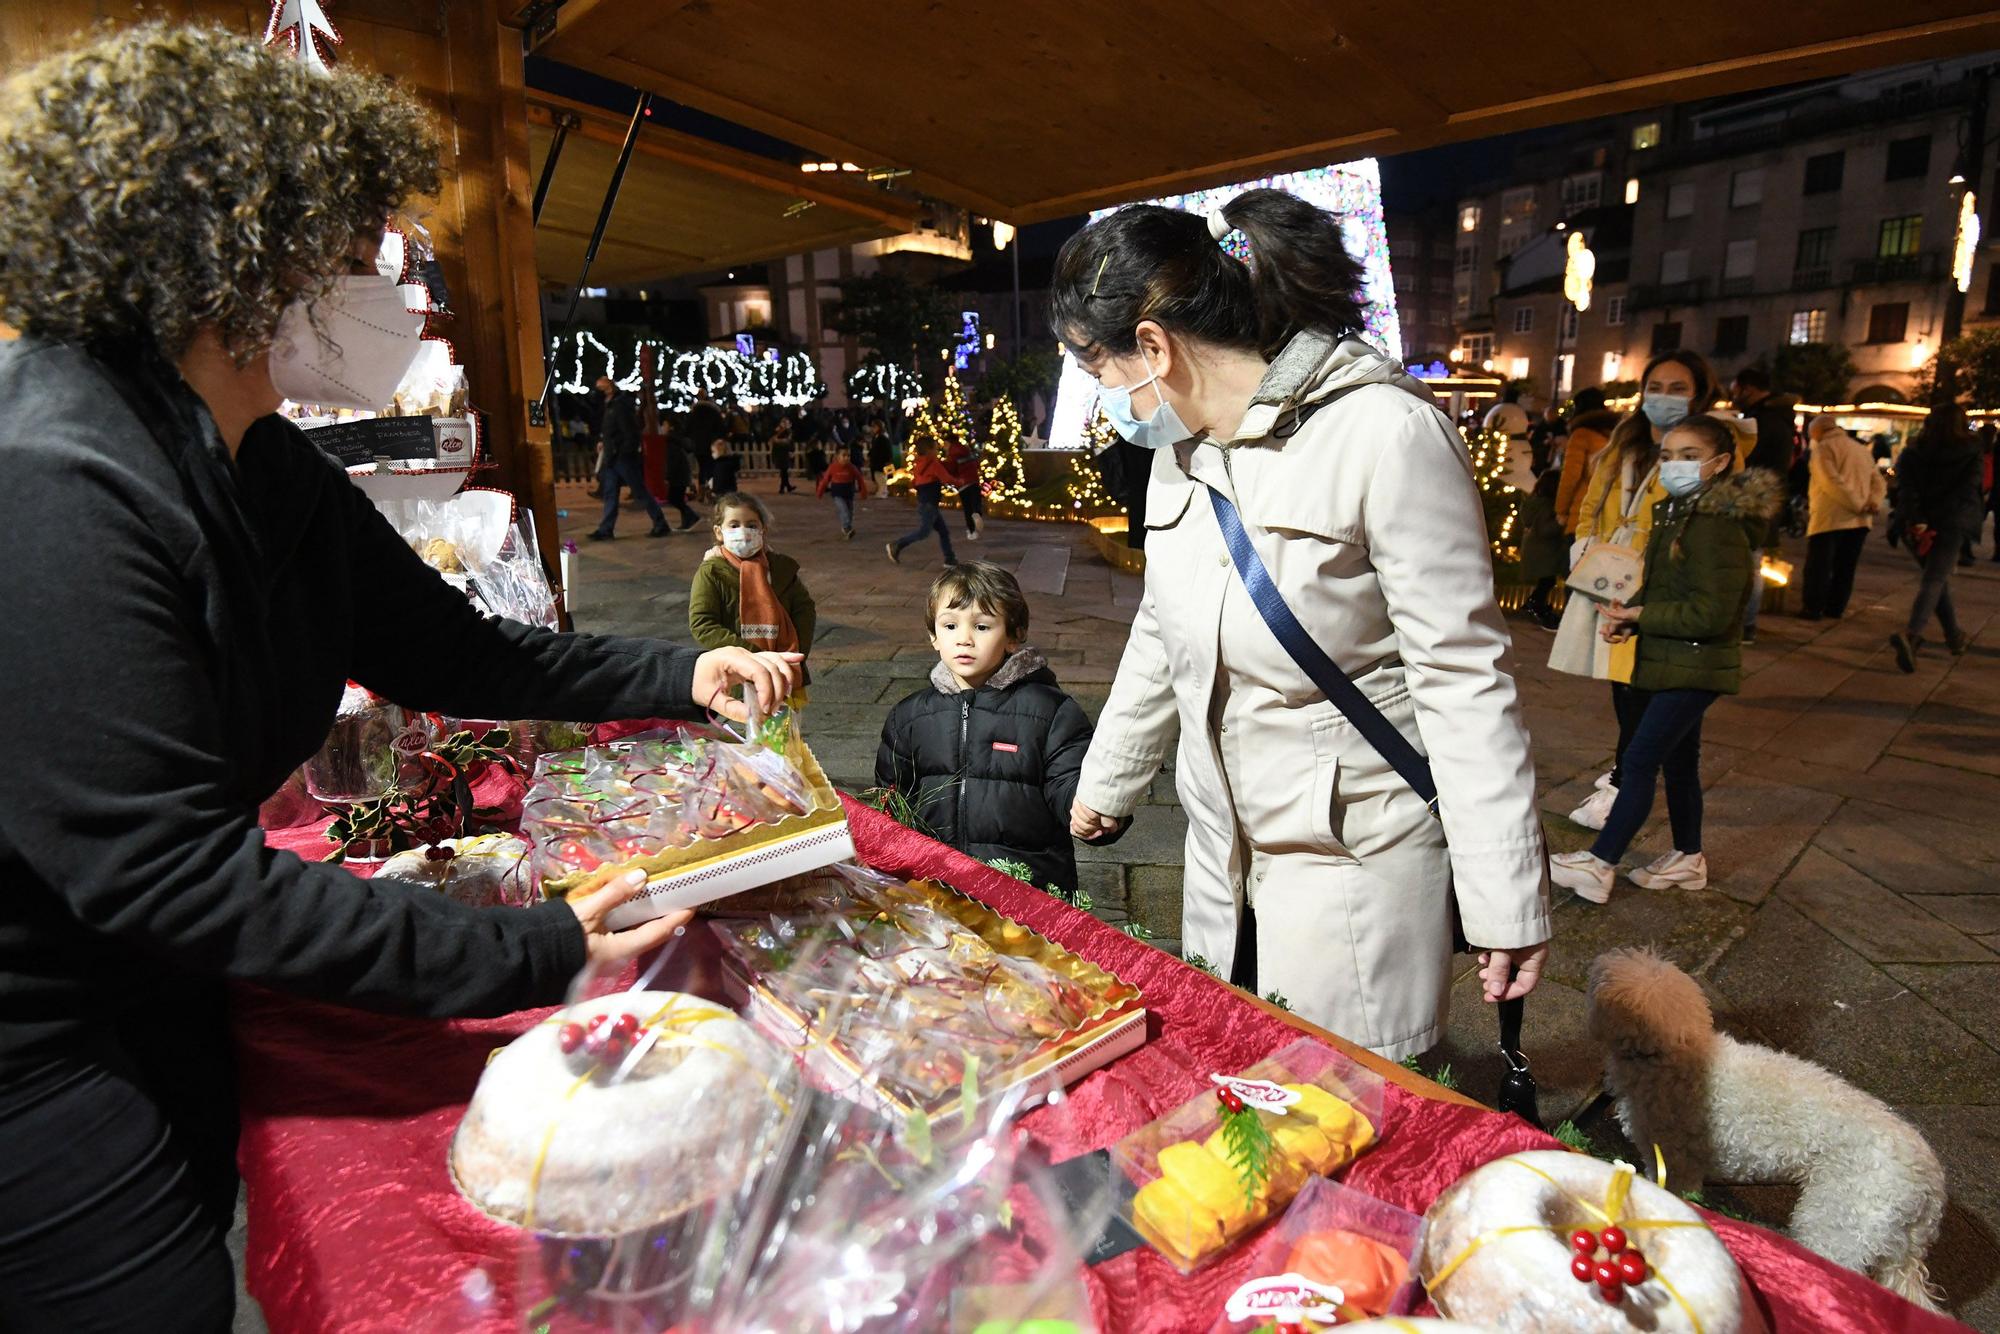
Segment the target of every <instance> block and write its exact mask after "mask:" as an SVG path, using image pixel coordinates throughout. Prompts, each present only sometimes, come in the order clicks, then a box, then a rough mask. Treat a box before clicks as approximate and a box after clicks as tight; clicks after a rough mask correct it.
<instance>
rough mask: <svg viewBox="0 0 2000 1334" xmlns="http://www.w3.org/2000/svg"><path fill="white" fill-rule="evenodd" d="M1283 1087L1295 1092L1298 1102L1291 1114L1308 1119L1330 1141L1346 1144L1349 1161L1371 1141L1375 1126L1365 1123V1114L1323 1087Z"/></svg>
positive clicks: (1306, 1085) (1295, 1085)
mask: <svg viewBox="0 0 2000 1334" xmlns="http://www.w3.org/2000/svg"><path fill="white" fill-rule="evenodd" d="M1284 1087H1285V1088H1286V1089H1288V1090H1290V1091H1291V1092H1293V1093H1296V1094H1298V1095H1299V1100H1298V1102H1296V1103H1294V1104H1293V1105H1292V1109H1291V1114H1292V1115H1294V1116H1304V1117H1306V1118H1307V1119H1308V1120H1310V1121H1312V1122H1313V1123H1314V1124H1315V1125H1317V1126H1318V1127H1319V1128H1320V1129H1321V1130H1322V1131H1324V1132H1325V1133H1326V1137H1327V1138H1328V1139H1329V1140H1332V1141H1333V1142H1334V1144H1336V1145H1342V1144H1344V1145H1346V1146H1347V1151H1348V1153H1347V1156H1348V1159H1349V1160H1350V1161H1351V1160H1352V1159H1353V1158H1356V1157H1358V1156H1359V1155H1360V1153H1361V1151H1362V1150H1363V1149H1366V1148H1367V1147H1368V1146H1369V1145H1370V1144H1373V1143H1374V1142H1375V1127H1373V1126H1371V1125H1369V1124H1368V1118H1367V1117H1365V1116H1363V1115H1362V1114H1361V1113H1360V1112H1357V1111H1355V1110H1354V1108H1353V1107H1351V1106H1349V1105H1348V1104H1347V1103H1346V1102H1343V1101H1342V1100H1341V1099H1339V1098H1336V1097H1334V1096H1333V1095H1332V1094H1331V1093H1328V1092H1327V1091H1326V1090H1325V1089H1323V1088H1320V1087H1319V1086H1318V1085H1316V1084H1286V1085H1285V1086H1284Z"/></svg>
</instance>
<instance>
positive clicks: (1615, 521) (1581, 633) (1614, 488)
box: [1549, 450, 1667, 684]
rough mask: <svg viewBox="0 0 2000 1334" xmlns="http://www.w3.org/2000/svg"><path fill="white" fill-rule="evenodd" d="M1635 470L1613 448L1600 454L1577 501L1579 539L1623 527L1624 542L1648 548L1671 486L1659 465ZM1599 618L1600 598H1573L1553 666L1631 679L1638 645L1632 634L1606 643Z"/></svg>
mask: <svg viewBox="0 0 2000 1334" xmlns="http://www.w3.org/2000/svg"><path fill="white" fill-rule="evenodd" d="M1636 471H1637V469H1636V468H1634V467H1633V466H1631V465H1630V464H1626V465H1623V466H1621V465H1620V464H1619V463H1618V461H1617V458H1616V456H1615V455H1613V454H1612V453H1611V452H1610V451H1609V450H1606V451H1605V452H1604V453H1602V454H1600V455H1599V456H1598V458H1597V462H1596V466H1595V468H1594V470H1593V471H1592V473H1591V475H1590V485H1589V487H1588V488H1586V489H1585V491H1584V493H1583V503H1582V504H1581V505H1579V506H1577V512H1576V535H1577V537H1578V539H1579V540H1584V539H1587V540H1589V541H1593V542H1610V541H1615V540H1617V538H1618V536H1619V534H1620V531H1621V530H1623V532H1624V535H1625V540H1626V544H1627V545H1629V546H1630V547H1632V548H1633V550H1635V551H1644V550H1645V549H1646V538H1647V536H1648V535H1649V534H1650V533H1651V532H1652V531H1653V506H1654V505H1656V504H1657V503H1658V502H1660V501H1661V500H1664V499H1665V498H1666V495H1667V490H1666V488H1665V487H1663V486H1661V485H1660V470H1659V467H1658V466H1657V465H1649V466H1648V467H1647V468H1646V469H1645V471H1644V472H1643V473H1641V474H1640V475H1638V476H1636V477H1635V476H1633V473H1634V472H1636ZM1635 487H1636V488H1637V491H1636V493H1635V490H1634V488H1635ZM1597 619H1598V618H1597V604H1596V603H1594V602H1592V601H1591V600H1590V599H1589V598H1586V597H1581V596H1576V597H1572V598H1570V600H1569V602H1568V604H1567V605H1566V606H1565V607H1564V608H1563V623H1562V627H1561V629H1560V630H1558V631H1557V633H1556V642H1555V645H1554V646H1553V647H1552V648H1551V650H1550V652H1549V666H1551V667H1553V668H1555V669H1556V670H1557V671H1564V672H1570V673H1573V674H1575V675H1578V676H1586V675H1587V676H1590V677H1593V678H1595V679H1596V680H1599V681H1617V682H1620V683H1624V684H1629V683H1630V682H1631V680H1632V669H1633V667H1634V665H1636V663H1637V661H1638V645H1637V643H1636V641H1634V640H1632V639H1624V640H1621V641H1619V642H1618V643H1616V644H1607V643H1605V642H1604V641H1603V640H1602V639H1601V638H1599V637H1598V634H1597Z"/></svg>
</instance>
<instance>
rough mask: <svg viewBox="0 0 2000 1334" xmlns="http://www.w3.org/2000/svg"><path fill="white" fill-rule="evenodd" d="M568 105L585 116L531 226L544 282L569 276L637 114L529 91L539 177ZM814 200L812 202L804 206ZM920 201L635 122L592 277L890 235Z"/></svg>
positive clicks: (663, 271)
mask: <svg viewBox="0 0 2000 1334" xmlns="http://www.w3.org/2000/svg"><path fill="white" fill-rule="evenodd" d="M563 115H574V116H576V117H577V118H578V121H579V122H580V123H579V124H578V125H577V126H576V128H574V129H572V130H571V131H570V133H569V136H568V139H567V141H566V142H565V143H564V145H563V150H562V156H561V157H559V158H558V159H557V160H556V174H555V179H554V181H553V182H551V184H550V186H549V196H548V200H547V202H546V203H545V204H544V205H543V208H542V216H541V221H540V222H539V224H537V226H536V228H535V268H536V271H537V272H538V273H539V274H540V276H541V277H542V278H544V279H546V280H548V281H552V282H562V283H573V282H575V281H576V277H577V274H578V272H579V271H580V270H581V268H582V264H583V251H584V247H585V246H586V245H588V244H589V241H590V232H591V228H592V227H594V226H595V225H596V223H597V213H598V208H599V206H600V205H602V203H603V202H604V190H605V186H606V185H607V184H608V183H609V182H610V180H611V172H612V169H613V168H614V167H615V166H616V165H617V162H618V149H619V146H620V145H621V144H623V143H624V140H625V130H626V126H627V123H628V121H629V117H621V116H616V115H612V114H610V113H607V112H604V111H600V110H599V109H597V108H595V107H591V106H586V105H584V104H583V103H580V102H572V101H569V100H567V99H564V98H560V97H556V96H553V95H551V94H547V93H539V92H535V91H533V90H530V92H529V93H528V140H529V145H528V151H529V157H530V166H531V168H532V172H531V174H530V177H529V179H530V180H536V181H538V180H540V179H541V171H542V164H543V162H544V161H546V160H547V158H548V152H549V144H550V143H551V141H552V140H553V138H554V135H555V125H556V121H557V118H558V117H559V116H563ZM808 201H809V202H810V203H811V204H812V207H811V208H804V209H801V208H799V207H798V205H799V204H801V203H803V202H808ZM918 208H919V205H918V204H917V202H916V201H915V200H913V199H911V198H910V197H909V196H907V195H902V196H899V195H895V194H891V193H888V192H885V191H881V190H875V189H869V188H865V187H862V186H859V185H854V184H850V183H848V182H845V181H841V180H839V179H837V178H835V177H832V176H829V177H825V178H815V176H813V175H811V174H808V173H804V172H800V171H799V170H798V169H797V168H796V167H795V166H792V165H790V164H787V163H781V162H774V161H772V160H771V159H769V158H765V157H759V156H757V155H755V154H752V153H744V152H739V151H737V150H735V149H731V148H727V147H724V146H722V145H719V144H714V143H710V142H709V141H707V140H705V139H699V138H696V137H694V136H692V135H687V134H682V133H679V132H677V131H674V130H669V129H667V128H665V127H664V126H659V125H651V124H648V125H646V126H644V127H643V128H641V130H640V132H639V143H638V146H637V147H636V148H635V150H634V151H633V154H632V162H631V165H630V166H629V167H627V168H626V172H625V182H624V185H623V187H622V188H621V189H620V191H619V194H618V202H617V205H616V207H615V208H614V209H613V211H612V214H611V224H610V227H609V228H608V229H607V230H606V232H605V235H604V243H603V244H602V246H600V247H599V249H598V252H597V261H596V263H595V264H593V265H592V266H591V270H590V280H591V282H593V283H597V284H616V283H632V282H643V281H646V280H648V279H656V278H670V277H673V276H675V275H678V274H684V273H699V272H704V271H706V270H710V269H721V268H727V267H728V266H730V265H732V264H750V263H755V262H757V261H759V260H765V259H773V258H776V257H778V256H780V255H790V254H796V253H798V252H799V251H802V250H814V249H818V248H820V247H822V246H833V245H845V244H847V243H849V242H853V241H867V240H873V239H874V238H876V237H882V236H894V235H896V234H897V233H899V232H906V231H908V230H910V228H911V227H912V226H913V225H914V223H915V220H916V216H917V211H918ZM788 212H789V213H790V216H787V213H788Z"/></svg>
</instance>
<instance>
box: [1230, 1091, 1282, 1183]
mask: <svg viewBox="0 0 2000 1334" xmlns="http://www.w3.org/2000/svg"><path fill="white" fill-rule="evenodd" d="M1215 1097H1216V1101H1218V1102H1220V1103H1221V1104H1222V1144H1223V1147H1224V1148H1226V1149H1227V1150H1228V1151H1229V1163H1230V1165H1231V1166H1232V1167H1234V1168H1235V1169H1236V1178H1237V1180H1239V1181H1241V1182H1242V1183H1243V1203H1244V1204H1245V1205H1246V1206H1248V1207H1250V1208H1252V1209H1254V1208H1256V1207H1257V1200H1258V1198H1259V1197H1260V1196H1261V1195H1262V1193H1263V1189H1264V1183H1265V1182H1267V1181H1269V1180H1270V1179H1271V1155H1272V1154H1274V1153H1276V1152H1277V1151H1278V1146H1277V1144H1276V1143H1275V1142H1274V1141H1273V1140H1272V1139H1271V1132H1270V1131H1269V1130H1268V1129H1266V1128H1265V1126H1264V1122H1263V1119H1262V1118H1261V1117H1259V1116H1258V1115H1257V1113H1256V1111H1255V1110H1254V1109H1253V1108H1251V1107H1248V1106H1245V1105H1244V1102H1243V1100H1242V1099H1241V1098H1239V1097H1237V1096H1236V1094H1235V1093H1233V1092H1232V1091H1230V1090H1229V1089H1226V1088H1225V1089H1221V1090H1219V1091H1218V1092H1217V1093H1216V1095H1215Z"/></svg>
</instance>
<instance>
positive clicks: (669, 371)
mask: <svg viewBox="0 0 2000 1334" xmlns="http://www.w3.org/2000/svg"><path fill="white" fill-rule="evenodd" d="M644 348H651V349H652V350H653V353H654V356H655V357H656V358H657V359H658V364H659V365H661V366H662V367H665V368H666V374H664V375H663V376H662V377H661V384H660V389H659V392H658V399H659V404H658V405H659V407H660V409H661V410H662V411H665V412H686V411H687V410H688V409H689V408H691V407H693V406H694V401H695V399H696V397H697V396H698V395H700V394H702V393H706V394H707V395H708V396H709V397H710V398H712V399H714V400H716V401H717V402H723V403H734V404H737V405H739V406H742V407H761V406H763V405H764V404H767V403H775V404H778V405H779V406H781V407H801V406H803V405H805V404H807V403H811V402H814V401H816V400H817V399H819V398H820V397H821V396H823V395H824V394H825V393H826V381H825V380H823V379H821V378H820V373H819V365H818V363H816V362H815V361H814V360H813V358H812V357H811V355H810V354H808V353H805V352H793V353H790V354H788V355H786V356H783V357H780V356H777V355H776V353H775V352H773V353H772V354H769V355H767V356H765V357H761V358H755V357H746V356H744V355H743V354H742V353H741V352H738V351H736V350H735V349H734V348H721V347H705V348H702V349H700V350H699V351H677V350H676V349H675V348H673V347H672V346H671V345H669V344H668V343H666V342H664V341H662V340H661V339H658V338H635V339H633V340H632V345H631V350H630V351H629V353H622V354H621V353H620V352H619V351H617V350H614V349H613V348H611V347H609V346H608V345H606V343H605V342H604V340H603V339H601V338H599V337H598V336H597V335H596V334H594V333H592V332H590V331H589V330H588V329H582V330H578V331H577V332H576V333H574V334H572V335H571V336H570V338H569V340H568V341H567V342H564V341H563V340H561V339H554V338H552V339H550V340H549V354H550V356H551V357H552V358H553V361H554V365H555V368H556V388H557V390H559V391H560V392H562V393H565V394H587V393H590V392H591V390H592V389H593V388H594V387H595V385H596V384H597V380H598V377H599V376H608V377H609V378H610V379H611V381H612V382H613V383H614V384H616V385H617V386H618V387H619V388H620V389H624V390H628V391H630V390H637V389H638V388H639V385H640V374H639V353H640V351H641V349H644ZM620 365H625V366H627V367H629V369H627V370H626V371H624V372H623V373H622V374H621V373H620V371H619V369H618V368H619V366H620Z"/></svg>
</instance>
